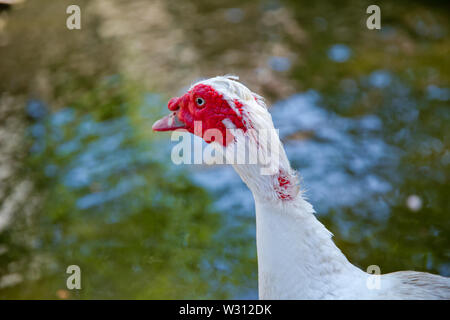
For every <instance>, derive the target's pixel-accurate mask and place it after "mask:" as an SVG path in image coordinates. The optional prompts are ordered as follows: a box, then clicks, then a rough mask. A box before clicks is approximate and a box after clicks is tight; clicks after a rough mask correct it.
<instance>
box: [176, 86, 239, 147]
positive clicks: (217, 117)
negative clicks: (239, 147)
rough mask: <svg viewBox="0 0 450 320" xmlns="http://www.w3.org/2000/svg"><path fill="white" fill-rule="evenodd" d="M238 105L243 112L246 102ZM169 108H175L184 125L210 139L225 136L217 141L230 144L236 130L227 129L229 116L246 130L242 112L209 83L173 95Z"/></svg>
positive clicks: (206, 139)
mask: <svg viewBox="0 0 450 320" xmlns="http://www.w3.org/2000/svg"><path fill="white" fill-rule="evenodd" d="M235 105H236V109H237V110H238V113H241V112H242V104H241V103H240V102H238V101H236V102H235ZM168 108H169V110H171V111H174V112H175V113H176V115H175V116H176V117H178V120H179V121H180V122H182V123H183V124H184V127H182V128H183V129H186V130H188V131H189V132H191V133H193V134H196V135H198V136H200V137H202V138H204V140H205V141H206V142H208V143H210V142H212V141H215V140H216V139H220V138H223V139H222V141H217V142H219V143H221V144H222V145H227V144H228V143H229V142H230V141H232V140H233V139H234V137H233V136H232V134H231V133H230V132H229V131H228V132H227V127H226V126H225V125H224V123H223V120H225V119H228V120H226V121H228V123H232V124H233V125H234V126H235V127H236V129H243V130H244V131H246V127H245V125H244V121H243V119H242V115H241V114H237V113H236V112H235V111H234V110H233V109H232V108H231V107H230V105H229V103H228V101H227V100H225V99H224V97H223V95H222V94H220V93H219V92H217V91H216V90H215V89H214V88H213V87H211V86H208V85H205V84H198V85H196V86H195V87H193V88H192V89H191V90H190V91H189V92H187V93H186V94H185V95H183V96H182V97H178V98H172V99H170V101H169V103H168ZM200 127H201V128H200ZM178 128H180V127H178ZM175 129H176V128H175ZM214 130H215V131H214Z"/></svg>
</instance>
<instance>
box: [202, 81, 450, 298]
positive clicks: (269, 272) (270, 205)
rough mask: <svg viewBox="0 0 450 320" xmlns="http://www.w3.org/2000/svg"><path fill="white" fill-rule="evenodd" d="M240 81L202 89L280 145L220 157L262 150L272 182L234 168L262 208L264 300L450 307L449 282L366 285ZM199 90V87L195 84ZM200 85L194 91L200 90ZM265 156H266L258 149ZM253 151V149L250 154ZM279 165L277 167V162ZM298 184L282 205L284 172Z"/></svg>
mask: <svg viewBox="0 0 450 320" xmlns="http://www.w3.org/2000/svg"><path fill="white" fill-rule="evenodd" d="M237 80H238V77H235V76H223V77H215V78H211V79H208V80H204V81H201V83H203V84H207V85H210V86H212V87H213V88H214V89H215V90H216V91H218V92H220V93H221V94H222V95H223V96H224V98H225V99H226V100H227V101H228V102H229V104H230V106H231V107H232V108H233V109H234V110H235V112H236V113H238V114H239V111H238V110H237V108H236V106H235V102H234V101H236V100H237V101H239V102H241V103H242V104H243V105H244V108H243V112H244V113H243V117H244V120H245V122H246V124H247V128H248V129H250V128H254V129H256V130H262V129H272V130H271V132H273V133H272V134H274V135H275V136H273V135H271V136H269V137H266V138H265V139H271V138H274V140H275V142H276V143H275V144H274V145H269V146H267V145H266V142H267V141H261V139H260V136H258V135H256V134H254V131H251V130H248V131H247V132H246V133H244V132H242V131H240V132H236V133H235V137H236V141H235V143H233V144H231V145H229V146H227V147H226V148H224V147H222V146H220V145H218V144H215V146H216V147H217V149H219V150H220V151H222V152H223V153H224V154H225V157H226V158H227V159H230V161H231V159H232V157H234V156H235V155H236V153H238V154H241V155H242V154H246V153H247V152H248V151H249V148H250V149H251V148H252V147H255V146H256V145H258V146H260V147H261V146H262V150H258V151H259V152H261V154H262V156H263V157H265V158H266V160H268V161H266V162H268V165H269V167H270V166H272V167H273V168H272V174H271V175H262V174H261V169H262V165H261V164H234V165H233V166H234V168H235V169H236V171H237V172H238V174H239V175H240V176H241V178H242V180H243V181H244V182H245V183H246V184H247V186H248V187H249V188H250V190H251V191H252V193H253V196H254V199H255V204H256V229H257V235H256V237H257V252H258V285H259V296H260V298H261V299H450V279H449V278H445V277H441V276H437V275H431V274H428V273H420V272H412V271H404V272H395V273H390V274H385V275H382V276H380V278H379V287H375V288H372V287H370V286H368V285H367V283H368V279H369V277H373V275H371V274H368V273H366V272H364V271H362V270H361V269H359V268H357V267H356V266H354V265H353V264H351V263H350V262H349V261H348V260H347V258H346V257H345V256H344V254H343V253H342V252H341V251H340V250H339V249H338V248H337V247H336V245H335V244H334V242H333V241H332V234H331V232H329V231H328V230H327V229H326V228H325V227H324V226H323V225H322V224H321V223H320V222H319V221H318V220H317V219H316V217H315V215H314V209H313V208H312V206H311V204H309V203H308V202H307V201H306V200H305V199H304V198H303V197H302V194H301V192H299V191H300V188H299V186H298V179H297V175H296V172H295V171H294V170H293V169H292V168H291V166H290V164H289V160H288V159H287V157H286V154H285V151H284V148H283V146H282V144H281V141H280V140H279V137H278V135H277V134H276V132H275V131H274V130H273V129H274V126H273V122H272V117H271V115H270V113H269V112H268V111H267V108H266V105H265V103H264V100H263V98H262V97H260V96H259V95H257V94H255V93H253V92H251V91H250V90H249V89H248V88H246V87H245V86H244V85H243V84H241V83H239V82H238V81H237ZM196 84H198V83H196ZM196 84H195V85H196ZM260 149H261V148H260ZM251 150H255V149H251ZM274 160H278V161H276V164H275V161H274ZM280 170H281V172H284V174H285V175H286V177H287V178H288V179H289V180H290V181H291V182H292V184H291V185H290V186H289V189H288V190H287V192H288V193H289V194H290V195H292V199H291V200H286V199H284V200H283V199H280V197H279V193H278V190H277V184H278V177H279V172H280Z"/></svg>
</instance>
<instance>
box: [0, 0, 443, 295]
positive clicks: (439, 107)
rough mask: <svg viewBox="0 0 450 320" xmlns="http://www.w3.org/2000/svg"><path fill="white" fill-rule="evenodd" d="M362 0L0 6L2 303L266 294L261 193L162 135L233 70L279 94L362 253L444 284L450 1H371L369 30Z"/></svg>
mask: <svg viewBox="0 0 450 320" xmlns="http://www.w3.org/2000/svg"><path fill="white" fill-rule="evenodd" d="M0 2H1V1H0ZM74 3H75V4H78V5H79V6H80V8H81V26H82V29H81V30H68V29H67V28H66V19H67V17H68V15H67V14H66V8H67V6H68V5H70V4H74ZM371 4H375V3H373V1H358V2H354V1H339V2H331V1H313V2H311V1H293V0H292V1H290V0H258V1H242V0H240V1H237V0H229V1H221V0H219V1H209V0H208V1H206V0H195V1H175V0H167V1H158V0H155V1H143V0H135V1H119V0H115V1H110V0H97V1H65V0H64V1H50V0H48V1H45V0H39V1H38V0H33V1H30V0H28V1H17V4H14V5H12V6H7V5H5V4H3V5H0V10H2V11H1V12H0V77H1V78H0V79H1V81H0V299H24V298H32V299H43V298H46V299H93V298H97V299H113V298H118V299H181V298H186V299H205V298H215V299H222V298H238V299H240V298H257V278H256V275H257V264H256V247H255V235H254V234H255V230H254V229H255V221H254V212H253V205H252V198H251V194H250V193H249V191H248V190H246V188H245V186H244V185H243V183H242V182H241V181H240V180H239V178H238V177H237V176H236V175H234V173H232V172H230V170H232V169H230V168H228V167H223V166H218V167H216V168H212V169H211V168H204V167H203V166H199V165H198V166H175V165H173V164H172V163H171V161H170V148H171V146H173V142H170V139H169V135H168V134H153V133H152V131H151V125H152V124H153V122H154V121H155V119H157V118H158V117H159V116H161V115H162V114H165V113H166V112H167V109H166V103H167V100H168V99H169V98H170V97H172V96H175V95H179V94H180V93H181V92H182V90H183V88H186V87H187V86H189V85H190V84H191V83H192V82H194V81H196V80H198V79H199V78H200V77H210V76H215V75H222V74H228V73H231V74H236V75H239V76H240V78H241V81H243V82H244V83H245V84H246V85H248V86H249V87H250V88H251V89H252V90H253V91H256V92H258V93H260V94H261V95H263V96H265V97H266V98H267V99H268V101H269V102H270V104H271V105H274V106H273V107H272V108H271V112H273V115H274V122H275V124H276V125H277V127H279V128H280V129H281V132H282V138H283V141H284V143H285V145H286V148H287V152H288V155H289V157H290V158H291V159H292V163H293V166H294V167H295V168H296V169H298V170H299V172H300V174H301V175H302V177H303V178H302V188H303V189H305V192H306V195H307V197H308V199H309V201H310V202H311V203H312V204H313V205H314V207H315V208H316V210H317V211H318V218H319V219H320V220H321V221H322V222H323V223H324V224H325V225H326V226H327V228H329V229H330V230H331V231H332V232H333V233H334V235H335V238H334V239H335V241H336V243H337V245H338V246H339V247H340V248H341V249H342V251H343V252H344V253H345V254H346V255H347V257H348V258H349V260H350V261H351V262H353V263H354V264H356V265H358V266H359V267H361V268H362V269H364V270H365V269H366V268H367V267H368V266H369V265H374V264H376V265H379V266H380V268H381V271H382V273H387V272H392V271H398V270H402V269H403V270H404V269H409V270H418V271H428V272H432V273H438V274H442V275H446V276H450V250H449V248H450V223H449V209H450V204H449V191H450V188H449V175H450V169H449V165H450V150H449V143H450V140H449V139H450V135H449V133H450V132H449V125H448V123H449V120H450V109H449V99H450V88H449V80H450V63H449V62H450V61H449V56H450V55H449V49H450V37H449V12H450V10H449V9H450V6H449V4H448V2H446V1H442V2H440V1H426V2H425V1H423V2H419V1H389V2H388V1H377V2H376V4H377V5H379V6H380V7H381V26H382V28H381V30H368V29H367V28H366V19H367V17H368V16H369V15H368V14H366V8H367V7H368V6H369V5H371ZM283 129H284V130H285V131H284V132H283ZM72 264H76V265H79V266H80V268H81V271H82V281H81V282H82V289H81V290H68V289H67V288H66V279H67V277H68V274H66V272H65V271H66V268H67V266H69V265H72Z"/></svg>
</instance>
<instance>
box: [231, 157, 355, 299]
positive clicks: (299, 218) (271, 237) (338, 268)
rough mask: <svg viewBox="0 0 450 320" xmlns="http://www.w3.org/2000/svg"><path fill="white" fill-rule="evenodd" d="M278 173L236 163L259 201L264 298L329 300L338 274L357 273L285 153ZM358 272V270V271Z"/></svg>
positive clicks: (260, 278) (261, 292)
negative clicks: (304, 193)
mask: <svg viewBox="0 0 450 320" xmlns="http://www.w3.org/2000/svg"><path fill="white" fill-rule="evenodd" d="M280 155H281V159H280V166H279V170H278V171H275V172H276V173H275V174H272V175H263V174H260V173H261V171H260V170H261V166H259V165H234V168H235V169H236V171H237V173H238V174H239V175H240V176H241V178H242V180H243V181H244V182H245V183H246V184H247V186H248V187H249V188H250V190H251V191H252V193H253V197H254V199H255V203H256V230H257V234H256V242H257V253H258V282H259V283H258V285H259V296H260V298H261V299H310V298H311V299H319V298H327V297H328V298H329V297H330V296H329V295H330V294H331V295H332V294H333V293H332V292H334V291H333V286H338V279H340V278H341V277H340V276H339V275H343V274H348V273H349V272H355V273H356V272H358V271H357V270H356V269H357V268H356V267H354V266H353V265H351V264H350V263H349V262H348V260H347V259H346V257H345V256H344V255H343V254H342V252H341V251H340V250H339V249H338V248H337V247H336V245H335V244H334V242H333V241H332V239H331V237H332V234H331V232H329V231H328V230H327V229H326V228H325V227H324V225H323V224H322V223H320V222H319V221H318V220H317V219H316V217H315V215H314V209H313V208H312V206H311V205H310V204H309V203H308V202H307V201H305V200H304V199H303V197H302V195H301V193H300V192H299V187H298V182H297V177H296V174H295V172H294V171H293V170H292V169H291V167H290V165H289V161H288V160H287V157H286V156H285V153H284V150H283V151H282V152H280ZM358 270H359V269H358Z"/></svg>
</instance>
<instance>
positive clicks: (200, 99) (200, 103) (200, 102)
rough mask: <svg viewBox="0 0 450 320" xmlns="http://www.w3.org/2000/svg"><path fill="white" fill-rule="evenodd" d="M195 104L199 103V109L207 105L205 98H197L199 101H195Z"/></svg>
mask: <svg viewBox="0 0 450 320" xmlns="http://www.w3.org/2000/svg"><path fill="white" fill-rule="evenodd" d="M195 102H196V103H197V105H198V106H199V107H201V106H203V105H204V104H205V99H203V98H197V99H195Z"/></svg>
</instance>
